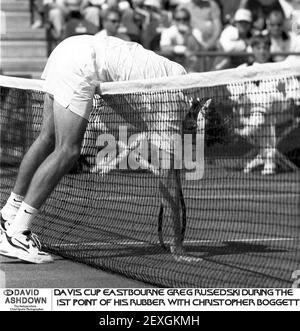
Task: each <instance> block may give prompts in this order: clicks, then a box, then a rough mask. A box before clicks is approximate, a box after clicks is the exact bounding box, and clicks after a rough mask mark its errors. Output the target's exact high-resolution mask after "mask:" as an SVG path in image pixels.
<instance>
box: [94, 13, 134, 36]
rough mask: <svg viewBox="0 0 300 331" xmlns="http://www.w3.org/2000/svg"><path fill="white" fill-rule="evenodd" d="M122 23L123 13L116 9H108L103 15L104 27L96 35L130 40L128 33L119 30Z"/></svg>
mask: <svg viewBox="0 0 300 331" xmlns="http://www.w3.org/2000/svg"><path fill="white" fill-rule="evenodd" d="M120 24H121V13H120V12H119V11H118V10H116V9H108V10H106V11H105V15H104V16H103V29H102V30H101V31H100V32H98V33H96V36H99V37H101V36H113V37H118V38H121V39H123V40H127V41H130V38H129V36H128V35H127V34H125V33H122V32H120V31H119V29H120Z"/></svg>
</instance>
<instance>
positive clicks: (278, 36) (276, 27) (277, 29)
mask: <svg viewBox="0 0 300 331" xmlns="http://www.w3.org/2000/svg"><path fill="white" fill-rule="evenodd" d="M267 31H268V33H269V34H270V37H271V42H272V44H271V52H272V53H276V52H279V53H280V52H299V53H300V36H298V35H296V34H295V33H293V32H287V31H286V24H285V17H284V15H283V13H282V12H281V11H276V10H275V11H272V12H271V13H270V15H269V16H268V18H267ZM291 56H292V57H293V58H294V59H295V60H298V61H299V59H300V57H299V56H298V57H296V56H294V55H291ZM273 58H274V61H275V62H278V61H283V60H285V59H287V56H286V55H276V56H274V57H273Z"/></svg>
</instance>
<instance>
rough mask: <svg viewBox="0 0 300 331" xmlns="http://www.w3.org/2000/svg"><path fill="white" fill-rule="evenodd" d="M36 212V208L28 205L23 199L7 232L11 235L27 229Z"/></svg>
mask: <svg viewBox="0 0 300 331" xmlns="http://www.w3.org/2000/svg"><path fill="white" fill-rule="evenodd" d="M37 213H38V210H37V209H35V208H34V207H31V206H29V205H28V204H27V203H25V202H24V201H23V202H22V204H21V206H20V208H19V210H18V212H17V215H16V217H15V219H14V221H13V223H12V224H11V226H10V227H9V228H8V230H7V234H8V235H9V236H10V237H12V236H14V235H16V234H19V233H22V232H24V231H27V230H29V229H30V226H31V224H32V222H33V220H34V217H35V216H36V214H37Z"/></svg>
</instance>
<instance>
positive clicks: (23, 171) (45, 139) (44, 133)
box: [1, 94, 55, 230]
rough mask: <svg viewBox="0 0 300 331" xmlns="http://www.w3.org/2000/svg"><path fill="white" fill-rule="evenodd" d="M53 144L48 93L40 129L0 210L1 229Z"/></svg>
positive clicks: (11, 219)
mask: <svg viewBox="0 0 300 331" xmlns="http://www.w3.org/2000/svg"><path fill="white" fill-rule="evenodd" d="M54 145H55V133H54V118H53V99H52V97H51V96H50V95H49V94H45V100H44V111H43V124H42V129H41V132H40V134H39V136H38V138H37V139H36V140H35V142H34V143H33V144H32V146H31V147H30V148H29V150H28V152H27V153H26V154H25V156H24V158H23V160H22V163H21V165H20V168H19V172H18V176H17V179H16V182H15V185H14V188H13V190H12V192H11V195H10V197H9V198H8V200H7V202H6V204H5V206H4V207H3V208H2V210H1V228H2V230H6V228H7V225H8V224H7V223H6V222H8V223H11V222H13V220H14V218H15V216H16V214H17V211H18V209H19V208H20V205H21V203H22V201H23V199H24V196H25V194H26V192H27V190H28V187H29V184H30V182H31V180H32V177H33V175H34V173H35V171H36V169H37V168H38V167H39V166H40V164H41V163H42V162H43V161H44V160H45V158H46V157H47V156H48V155H49V154H50V153H51V152H52V151H53V149H54ZM5 223H6V224H5Z"/></svg>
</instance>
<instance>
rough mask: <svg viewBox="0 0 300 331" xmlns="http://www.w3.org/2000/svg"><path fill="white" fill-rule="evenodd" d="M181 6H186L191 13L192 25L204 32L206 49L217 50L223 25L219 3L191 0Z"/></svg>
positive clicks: (180, 6) (212, 0)
mask: <svg viewBox="0 0 300 331" xmlns="http://www.w3.org/2000/svg"><path fill="white" fill-rule="evenodd" d="M179 1H180V0H179ZM179 8H186V9H187V10H188V11H189V12H190V13H191V24H192V26H193V27H195V28H197V29H198V30H200V32H201V33H202V37H203V42H204V43H203V48H204V50H215V49H216V48H217V41H218V38H219V36H220V34H221V31H222V27H223V25H222V15H221V9H220V7H219V5H218V3H217V2H216V1H214V0H190V1H189V2H188V3H186V4H181V5H179Z"/></svg>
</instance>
